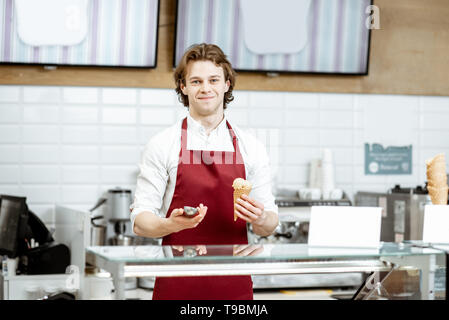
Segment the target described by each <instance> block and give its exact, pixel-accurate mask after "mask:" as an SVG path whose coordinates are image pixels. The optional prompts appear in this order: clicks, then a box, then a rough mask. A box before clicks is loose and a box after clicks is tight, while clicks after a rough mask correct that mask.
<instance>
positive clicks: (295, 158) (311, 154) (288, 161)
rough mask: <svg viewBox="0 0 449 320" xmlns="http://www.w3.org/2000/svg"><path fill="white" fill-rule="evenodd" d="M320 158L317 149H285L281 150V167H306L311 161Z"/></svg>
mask: <svg viewBox="0 0 449 320" xmlns="http://www.w3.org/2000/svg"><path fill="white" fill-rule="evenodd" d="M320 157H321V154H320V152H319V149H318V148H310V147H285V148H284V150H283V159H282V164H283V165H307V164H309V163H310V161H311V160H312V159H318V158H320Z"/></svg>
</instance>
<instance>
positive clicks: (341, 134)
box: [320, 129, 353, 147]
mask: <svg viewBox="0 0 449 320" xmlns="http://www.w3.org/2000/svg"><path fill="white" fill-rule="evenodd" d="M320 144H321V145H326V146H329V147H330V146H334V147H352V145H353V131H352V130H346V129H342V130H340V129H334V130H332V129H321V130H320Z"/></svg>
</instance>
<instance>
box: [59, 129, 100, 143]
mask: <svg viewBox="0 0 449 320" xmlns="http://www.w3.org/2000/svg"><path fill="white" fill-rule="evenodd" d="M99 142H100V128H99V127H97V126H65V127H63V128H62V143H74V144H85V145H89V144H97V143H99Z"/></svg>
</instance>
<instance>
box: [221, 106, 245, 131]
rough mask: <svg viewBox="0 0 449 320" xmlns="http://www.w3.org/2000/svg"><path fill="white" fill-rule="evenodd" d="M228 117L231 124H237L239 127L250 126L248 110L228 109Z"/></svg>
mask: <svg viewBox="0 0 449 320" xmlns="http://www.w3.org/2000/svg"><path fill="white" fill-rule="evenodd" d="M225 113H226V117H227V118H228V119H229V122H231V124H236V125H237V126H241V127H247V126H248V110H247V109H243V108H239V109H231V108H229V109H226V111H225Z"/></svg>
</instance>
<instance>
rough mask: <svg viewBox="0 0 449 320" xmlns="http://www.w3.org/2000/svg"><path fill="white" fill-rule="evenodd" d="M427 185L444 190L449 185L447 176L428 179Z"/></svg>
mask: <svg viewBox="0 0 449 320" xmlns="http://www.w3.org/2000/svg"><path fill="white" fill-rule="evenodd" d="M427 185H429V186H431V187H434V188H442V187H444V186H445V185H447V177H446V175H437V176H431V177H428V179H427Z"/></svg>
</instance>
